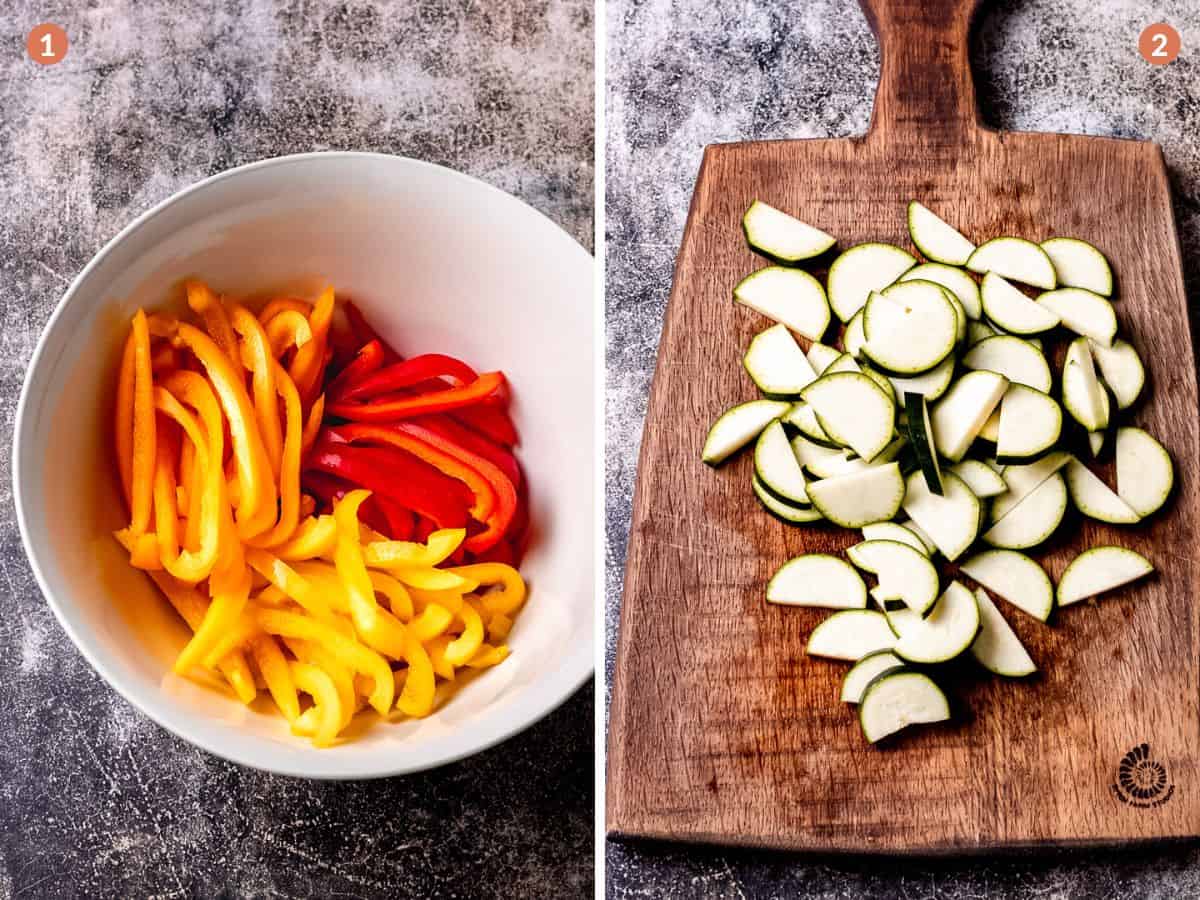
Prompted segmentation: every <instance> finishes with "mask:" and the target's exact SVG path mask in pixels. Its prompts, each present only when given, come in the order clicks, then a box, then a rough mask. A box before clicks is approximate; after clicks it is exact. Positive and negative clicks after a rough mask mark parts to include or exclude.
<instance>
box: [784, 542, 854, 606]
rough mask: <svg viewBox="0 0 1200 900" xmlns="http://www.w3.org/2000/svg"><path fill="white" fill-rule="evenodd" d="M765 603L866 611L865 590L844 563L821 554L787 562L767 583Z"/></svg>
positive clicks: (852, 569)
mask: <svg viewBox="0 0 1200 900" xmlns="http://www.w3.org/2000/svg"><path fill="white" fill-rule="evenodd" d="M767 602H768V603H779V604H783V605H784V606H817V607H822V608H824V609H866V608H867V586H866V585H865V584H864V583H863V580H862V576H861V575H859V574H858V572H856V571H854V568H853V567H852V566H851V565H850V564H849V563H847V562H846V561H845V560H841V559H838V558H837V557H835V556H827V555H825V554H824V553H809V554H808V555H806V556H797V557H795V558H793V559H789V560H788V561H787V562H785V563H784V564H783V565H782V566H780V567H779V571H778V572H776V573H775V574H774V575H773V576H772V577H771V580H770V581H769V582H767Z"/></svg>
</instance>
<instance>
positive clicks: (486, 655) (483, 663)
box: [467, 644, 508, 669]
mask: <svg viewBox="0 0 1200 900" xmlns="http://www.w3.org/2000/svg"><path fill="white" fill-rule="evenodd" d="M506 659H508V647H506V646H505V645H503V644H501V645H500V646H499V647H493V646H491V645H490V644H484V645H483V646H482V647H480V648H479V652H478V653H476V654H475V655H474V656H473V657H471V659H470V661H468V662H467V668H469V669H487V668H490V667H492V666H498V665H500V663H502V662H504V661H505V660H506Z"/></svg>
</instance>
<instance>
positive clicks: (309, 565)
mask: <svg viewBox="0 0 1200 900" xmlns="http://www.w3.org/2000/svg"><path fill="white" fill-rule="evenodd" d="M292 568H294V569H295V570H296V571H297V572H299V573H300V574H301V575H303V576H304V577H305V578H307V579H308V580H309V581H310V582H312V584H313V585H314V586H315V587H316V589H317V590H318V591H319V592H320V594H321V596H322V597H324V598H325V600H326V601H327V602H328V603H329V605H330V607H332V609H333V611H334V612H336V613H339V614H341V615H344V616H348V615H350V594H349V592H348V591H347V590H346V585H345V584H343V583H342V579H341V578H339V577H338V574H337V569H335V568H334V567H333V564H332V563H327V562H325V561H324V560H305V561H302V562H297V563H295V564H294V565H293V566H292ZM339 621H346V624H347V626H348V629H349V633H350V634H353V633H354V626H353V625H351V624H350V623H349V622H348V621H347V620H341V619H339Z"/></svg>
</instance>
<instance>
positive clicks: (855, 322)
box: [842, 309, 867, 359]
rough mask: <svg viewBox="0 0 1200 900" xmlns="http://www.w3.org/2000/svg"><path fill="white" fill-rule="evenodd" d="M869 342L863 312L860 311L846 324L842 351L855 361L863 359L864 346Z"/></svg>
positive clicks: (843, 332)
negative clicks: (864, 328) (864, 327)
mask: <svg viewBox="0 0 1200 900" xmlns="http://www.w3.org/2000/svg"><path fill="white" fill-rule="evenodd" d="M866 342H867V334H866V332H865V331H863V311H862V310H861V309H860V310H859V311H858V312H856V313H855V314H854V317H853V318H852V319H851V320H850V321H849V322H847V323H846V327H845V329H844V330H843V331H842V349H843V350H844V351H845V352H847V353H849V354H850V355H851V356H853V357H854V358H855V359H862V358H863V345H864V344H865V343H866Z"/></svg>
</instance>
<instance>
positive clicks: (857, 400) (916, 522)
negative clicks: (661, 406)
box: [702, 200, 1174, 742]
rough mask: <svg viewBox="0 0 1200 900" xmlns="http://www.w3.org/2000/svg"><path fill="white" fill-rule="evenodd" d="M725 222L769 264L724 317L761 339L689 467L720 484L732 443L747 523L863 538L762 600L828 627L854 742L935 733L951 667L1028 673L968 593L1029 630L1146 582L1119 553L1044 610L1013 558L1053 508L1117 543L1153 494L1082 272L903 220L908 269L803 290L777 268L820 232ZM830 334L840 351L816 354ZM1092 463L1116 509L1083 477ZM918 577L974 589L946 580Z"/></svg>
mask: <svg viewBox="0 0 1200 900" xmlns="http://www.w3.org/2000/svg"><path fill="white" fill-rule="evenodd" d="M742 224H743V228H744V230H745V234H746V239H747V241H748V243H749V245H750V247H751V249H753V250H754V251H756V252H758V253H759V254H761V255H763V256H765V257H766V258H767V259H769V260H771V261H772V263H773V265H769V266H767V267H765V268H762V269H759V270H758V271H756V272H754V273H752V274H751V275H749V276H747V277H746V278H745V279H743V280H742V281H741V283H740V284H738V285H737V286H736V287H735V288H734V290H733V296H734V299H735V300H736V301H737V302H739V303H740V304H742V305H744V306H747V307H749V308H750V309H752V310H754V311H756V312H758V313H761V314H763V315H765V316H767V317H768V318H770V319H773V320H774V321H775V322H777V323H778V324H776V325H774V326H772V327H770V328H767V329H766V330H765V331H763V332H761V333H760V334H758V335H757V336H756V337H755V338H754V339H753V340H752V341H751V342H750V345H749V347H748V348H747V350H746V354H745V357H744V359H743V364H744V366H745V369H746V372H747V374H748V375H749V377H750V379H751V380H752V381H753V383H754V385H755V386H756V387H757V388H758V390H759V392H760V393H761V394H762V397H761V399H757V400H751V401H749V402H746V403H741V404H738V405H737V406H734V407H732V408H731V409H728V410H726V411H725V412H724V413H723V414H722V415H721V416H720V417H719V418H718V419H717V421H716V422H714V423H713V425H712V427H711V428H710V430H709V432H708V436H707V438H706V440H705V443H704V449H703V452H702V458H703V459H704V461H705V462H707V463H709V464H710V465H713V466H718V465H720V464H721V463H723V462H724V461H726V460H727V459H729V458H731V457H732V456H733V455H734V454H736V453H737V452H738V451H739V450H741V449H742V448H743V447H746V446H748V445H750V444H751V443H753V444H754V451H753V453H754V474H753V477H752V487H753V490H754V493H755V495H756V496H757V497H758V499H759V500H760V501H761V502H762V504H763V506H765V507H766V509H767V511H768V512H770V513H771V514H772V515H774V516H776V517H777V518H779V519H781V520H783V521H784V522H787V523H789V524H793V525H800V524H805V523H822V522H826V521H828V522H830V523H833V524H835V525H839V526H842V527H844V528H854V529H861V530H862V538H863V540H862V541H861V542H860V543H858V544H855V545H854V546H852V547H850V548H849V549H848V550H847V552H846V556H847V558H848V560H849V562H847V561H844V560H842V559H840V558H837V557H834V556H829V555H825V554H808V555H804V556H799V557H797V558H795V559H792V560H789V561H787V562H786V563H784V564H783V566H782V567H781V568H780V569H779V571H778V572H777V573H776V574H775V576H774V578H772V579H771V582H770V584H769V585H768V587H767V600H768V601H769V602H772V603H778V604H786V605H792V606H811V607H822V608H827V609H834V610H837V612H835V613H834V614H833V615H831V616H830V617H829V618H828V619H826V620H825V621H824V622H822V623H821V624H820V625H819V626H817V628H816V629H815V630H814V631H813V632H812V634H811V636H810V638H809V642H808V652H809V653H810V654H812V655H814V656H822V657H828V658H832V659H840V660H846V661H848V662H853V663H854V666H853V667H852V668H851V669H850V671H849V672H848V673H847V675H846V677H845V680H844V682H843V686H842V693H841V698H842V699H843V700H844V701H846V702H848V703H856V704H858V711H859V719H860V723H861V725H862V730H863V734H864V735H865V736H866V738H867V739H868V740H869V741H871V742H874V741H877V740H881V739H883V738H885V737H887V736H888V735H890V734H893V733H895V732H897V731H899V730H901V729H903V728H905V727H907V726H909V725H913V724H918V723H930V722H938V721H942V720H945V719H948V718H949V717H950V708H949V704H948V702H947V700H946V696H945V694H944V693H943V691H942V689H941V688H940V687H939V686H938V684H937V680H936V679H937V678H939V677H942V676H943V675H944V673H945V672H946V671H947V670H946V669H945V668H930V667H940V666H941V664H943V663H947V662H950V661H951V660H954V659H956V658H958V657H959V656H961V655H963V654H968V653H969V654H970V656H971V657H973V658H974V659H975V660H976V661H977V662H978V663H979V664H980V665H982V666H983V667H984V668H985V669H987V670H989V671H991V672H993V673H996V674H999V675H1005V676H1010V677H1019V676H1024V675H1029V674H1031V673H1033V672H1034V671H1035V670H1036V665H1035V663H1034V661H1033V659H1032V658H1031V657H1030V656H1029V654H1028V652H1027V651H1026V650H1025V648H1024V646H1022V644H1021V641H1020V639H1019V638H1018V637H1017V634H1016V633H1015V632H1014V631H1013V629H1012V628H1011V627H1010V626H1009V624H1008V622H1007V621H1006V620H1005V618H1004V616H1003V615H1002V614H1001V612H1000V610H999V609H998V608H997V607H996V605H995V604H994V603H993V601H992V599H991V597H990V596H989V594H988V593H987V591H991V592H993V593H995V594H996V595H998V596H999V597H1001V598H1002V599H1004V600H1005V601H1007V602H1008V603H1009V604H1010V605H1012V606H1014V607H1015V608H1017V609H1019V610H1021V611H1022V612H1024V613H1026V614H1027V615H1030V616H1032V617H1034V618H1036V619H1038V620H1039V621H1041V622H1045V621H1047V620H1048V619H1049V617H1050V615H1051V613H1052V612H1053V610H1054V608H1055V606H1058V607H1064V606H1067V605H1070V604H1073V603H1077V602H1079V601H1080V600H1084V599H1087V598H1091V597H1095V596H1097V595H1099V594H1102V593H1105V592H1108V591H1111V590H1113V589H1115V588H1118V587H1121V586H1123V585H1125V584H1128V583H1129V582H1131V581H1134V580H1135V579H1138V578H1141V577H1143V576H1145V575H1148V574H1149V573H1151V572H1152V571H1153V569H1154V567H1153V565H1152V564H1151V563H1150V562H1149V561H1148V560H1146V559H1145V558H1144V557H1143V556H1141V555H1140V554H1139V553H1136V552H1135V551H1133V550H1129V549H1125V548H1122V547H1116V546H1099V547H1091V548H1088V549H1085V550H1084V551H1083V552H1081V553H1080V554H1079V555H1078V556H1077V557H1076V558H1075V559H1074V561H1072V562H1071V563H1070V564H1069V565H1068V566H1067V568H1066V570H1065V571H1064V572H1063V575H1062V577H1061V578H1060V579H1059V584H1058V587H1057V590H1056V589H1055V587H1054V585H1053V584H1052V583H1051V580H1050V578H1049V576H1048V575H1047V574H1046V572H1045V570H1044V569H1043V567H1042V565H1041V564H1040V563H1039V562H1038V561H1036V560H1035V559H1034V558H1032V557H1031V556H1029V555H1027V554H1026V553H1025V552H1023V551H1026V550H1029V549H1031V548H1034V547H1037V546H1039V545H1041V544H1043V543H1044V542H1045V541H1046V540H1048V539H1049V538H1050V537H1051V536H1052V535H1053V534H1055V532H1056V531H1057V529H1058V528H1059V526H1060V525H1061V524H1062V522H1063V521H1064V519H1065V518H1066V513H1067V509H1068V505H1069V504H1071V505H1074V507H1075V508H1076V509H1077V510H1078V511H1079V512H1080V513H1081V514H1082V515H1084V516H1087V517H1090V518H1092V519H1096V520H1099V521H1102V522H1106V523H1110V524H1114V525H1133V524H1136V523H1138V522H1140V521H1141V520H1142V519H1144V518H1145V517H1147V516H1150V515H1152V514H1153V513H1155V512H1157V511H1158V510H1159V509H1160V508H1161V507H1162V506H1163V504H1164V503H1165V502H1166V501H1167V499H1168V497H1169V495H1170V494H1171V490H1172V488H1173V485H1174V465H1173V463H1172V460H1171V456H1170V454H1169V453H1168V451H1167V450H1166V448H1165V447H1163V446H1162V444H1161V443H1159V441H1158V440H1157V439H1156V438H1155V437H1153V436H1152V435H1150V434H1149V433H1148V432H1146V431H1144V430H1142V429H1141V428H1138V427H1135V426H1133V425H1131V424H1123V423H1122V420H1123V418H1125V417H1126V415H1127V413H1128V411H1129V410H1130V409H1131V408H1132V407H1133V406H1134V404H1135V403H1136V401H1137V400H1138V398H1139V397H1140V396H1141V394H1142V390H1143V388H1144V386H1145V382H1146V372H1145V367H1144V365H1143V363H1142V360H1141V358H1140V356H1139V354H1138V352H1137V350H1136V349H1135V347H1134V345H1133V344H1132V343H1130V342H1129V341H1128V340H1125V339H1122V338H1119V337H1118V336H1117V335H1118V332H1119V323H1118V320H1117V316H1116V311H1115V307H1114V304H1113V296H1112V295H1113V277H1112V270H1111V268H1110V266H1109V263H1108V260H1107V259H1106V258H1105V256H1104V254H1103V253H1101V252H1100V251H1099V250H1098V249H1096V248H1095V247H1094V246H1092V245H1091V244H1089V243H1087V242H1085V241H1082V240H1078V239H1076V238H1061V237H1056V238H1051V239H1050V240H1047V241H1044V242H1042V243H1041V244H1036V243H1033V242H1032V241H1027V240H1024V239H1022V238H1016V237H999V238H994V239H992V240H989V241H987V242H985V243H983V244H981V245H980V246H978V247H977V246H976V245H975V244H974V243H972V242H971V241H970V240H969V239H967V238H966V237H965V236H963V235H962V234H961V233H960V232H959V231H958V230H957V229H955V228H954V227H953V226H951V225H950V224H948V223H947V222H945V221H944V220H943V219H941V218H940V217H939V216H937V215H936V214H935V213H933V212H932V211H931V210H929V209H927V208H926V207H925V206H923V205H921V204H920V203H918V202H916V201H913V202H912V203H910V204H909V208H908V224H909V232H910V235H911V238H912V242H913V244H914V246H915V247H916V248H917V250H918V251H919V252H920V253H921V255H922V256H924V257H925V261H923V262H922V261H919V260H918V259H917V258H916V257H915V256H914V255H913V254H911V253H909V252H908V251H907V250H904V249H902V248H900V247H896V246H893V245H891V244H884V243H864V244H858V245H856V246H853V247H850V248H849V249H847V250H845V251H844V252H842V253H840V254H839V255H837V256H836V258H834V259H833V261H832V263H831V264H830V265H829V268H828V276H827V278H826V279H825V284H824V285H822V283H821V281H820V280H819V279H818V278H816V277H814V276H813V275H812V274H810V273H809V272H807V271H804V270H803V269H801V268H797V267H798V266H802V265H805V264H806V263H810V262H813V261H816V260H819V259H823V258H825V256H826V254H828V253H829V252H830V251H831V250H832V248H833V247H834V245H835V243H836V240H835V239H834V238H833V237H832V236H830V235H828V234H826V233H825V232H823V231H820V230H819V229H817V228H814V227H812V226H811V225H808V224H806V223H804V222H801V221H799V220H797V219H795V218H793V217H792V216H789V215H787V214H786V213H784V212H781V211H780V210H778V209H775V208H773V207H771V206H769V205H767V204H765V203H763V202H761V201H757V200H756V201H755V202H754V203H753V204H752V205H751V206H750V209H749V210H748V211H747V213H746V215H745V217H744V219H743V223H742ZM977 276H981V277H978V278H977ZM1031 289H1036V292H1035V291H1033V290H1031ZM834 317H836V318H837V319H838V320H839V321H840V322H841V323H842V324H841V327H840V330H839V331H840V333H839V337H838V340H837V341H836V343H832V342H831V343H824V341H825V339H826V335H827V332H829V331H830V322H831V321H832V319H833V318H834ZM797 335H799V336H800V337H801V338H803V339H805V344H806V346H807V349H804V348H802V346H801V344H800V343H799V342H798V341H797V339H796V338H797ZM1052 342H1053V343H1052ZM1056 351H1057V352H1056ZM1056 374H1057V379H1056V378H1055V375H1056ZM1056 382H1057V387H1056ZM1109 452H1111V453H1112V455H1113V456H1115V460H1116V465H1115V469H1116V490H1115V491H1114V490H1113V489H1112V488H1110V487H1109V486H1108V484H1107V483H1106V481H1105V480H1104V479H1103V478H1101V477H1100V475H1099V474H1097V472H1096V471H1094V470H1093V468H1091V467H1089V464H1088V462H1087V461H1093V462H1094V461H1099V460H1101V459H1102V458H1103V456H1104V455H1105V454H1107V453H1109ZM939 557H940V558H941V559H942V560H944V561H946V562H948V563H956V564H957V571H958V573H960V574H961V575H963V576H965V577H966V578H967V579H970V580H971V581H973V582H974V583H976V584H977V585H978V587H976V589H975V590H973V591H972V590H971V589H969V588H968V587H967V586H965V585H964V584H962V583H961V582H960V581H958V580H954V579H951V580H949V582H948V583H946V584H944V583H943V577H942V575H941V574H940V573H939V569H938V565H937V560H938V558H939ZM862 573H866V574H867V575H869V576H871V578H872V579H873V580H874V581H875V582H876V583H875V585H874V586H872V587H870V588H869V589H868V586H867V581H866V580H864V576H863V574H862ZM985 589H986V590H985ZM872 606H873V607H874V608H871V607H872Z"/></svg>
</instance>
